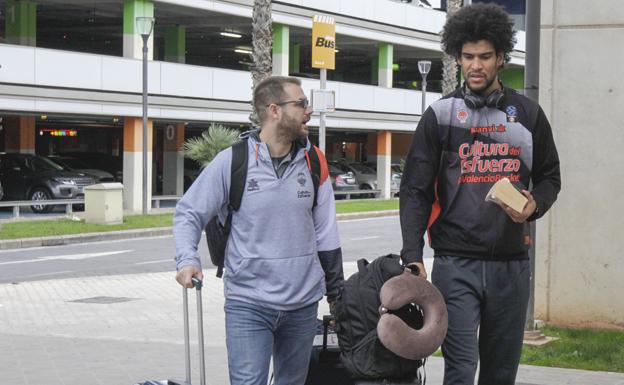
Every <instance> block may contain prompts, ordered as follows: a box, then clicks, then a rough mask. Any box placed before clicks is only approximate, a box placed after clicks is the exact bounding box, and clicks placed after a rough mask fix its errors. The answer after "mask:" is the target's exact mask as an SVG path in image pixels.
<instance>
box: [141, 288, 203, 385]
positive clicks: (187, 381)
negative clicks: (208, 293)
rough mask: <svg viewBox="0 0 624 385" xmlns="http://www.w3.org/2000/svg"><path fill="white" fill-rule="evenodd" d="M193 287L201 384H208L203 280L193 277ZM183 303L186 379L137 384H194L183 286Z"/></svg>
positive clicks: (186, 296) (186, 302)
mask: <svg viewBox="0 0 624 385" xmlns="http://www.w3.org/2000/svg"><path fill="white" fill-rule="evenodd" d="M193 287H194V288H195V292H196V293H197V339H198V341H199V384H200V385H206V361H205V359H204V320H203V315H202V314H203V313H202V297H201V289H202V281H201V280H199V279H197V278H193ZM182 303H183V311H184V353H185V354H184V364H185V366H186V379H185V380H184V381H182V380H164V381H146V382H142V383H140V384H136V385H192V384H191V342H190V340H189V311H188V295H187V289H186V288H182Z"/></svg>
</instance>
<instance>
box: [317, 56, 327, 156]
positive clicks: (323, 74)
mask: <svg viewBox="0 0 624 385" xmlns="http://www.w3.org/2000/svg"><path fill="white" fill-rule="evenodd" d="M326 88H327V69H325V68H321V90H324V89H326ZM325 114H326V113H325V112H321V116H320V117H319V148H320V149H321V151H322V152H323V154H324V153H325Z"/></svg>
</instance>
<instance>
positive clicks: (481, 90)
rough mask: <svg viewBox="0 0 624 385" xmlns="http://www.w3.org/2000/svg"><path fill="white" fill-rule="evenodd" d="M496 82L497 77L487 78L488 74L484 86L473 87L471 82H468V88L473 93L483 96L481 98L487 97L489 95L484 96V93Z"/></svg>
mask: <svg viewBox="0 0 624 385" xmlns="http://www.w3.org/2000/svg"><path fill="white" fill-rule="evenodd" d="M495 80H496V76H495V75H494V76H492V77H487V74H486V77H485V84H483V85H482V86H476V87H475V86H472V85H471V84H470V81H467V82H466V85H467V86H468V89H470V91H471V92H473V93H475V94H478V95H481V96H487V95H483V93H484V92H485V91H486V90H487V89H489V88H490V87H491V86H492V84H493V83H494V81H495Z"/></svg>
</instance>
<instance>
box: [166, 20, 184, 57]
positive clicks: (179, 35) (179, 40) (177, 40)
mask: <svg viewBox="0 0 624 385" xmlns="http://www.w3.org/2000/svg"><path fill="white" fill-rule="evenodd" d="M165 61H168V62H173V63H186V27H184V26H181V25H176V26H171V27H167V29H166V31H165Z"/></svg>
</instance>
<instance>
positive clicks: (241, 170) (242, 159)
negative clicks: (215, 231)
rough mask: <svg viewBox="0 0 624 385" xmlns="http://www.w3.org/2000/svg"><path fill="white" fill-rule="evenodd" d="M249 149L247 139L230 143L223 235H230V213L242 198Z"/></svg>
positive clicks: (218, 269)
mask: <svg viewBox="0 0 624 385" xmlns="http://www.w3.org/2000/svg"><path fill="white" fill-rule="evenodd" d="M248 158H249V151H248V150H247V140H246V139H243V140H241V141H240V142H237V143H235V144H233V145H232V165H231V168H230V192H229V198H228V205H227V209H228V215H227V218H226V219H225V224H224V225H223V228H224V229H225V236H226V237H229V236H230V230H231V229H232V213H233V212H234V211H238V209H239V208H240V205H241V200H242V199H243V192H244V189H245V182H246V180H247V163H248ZM221 276H223V266H222V265H221V266H217V277H219V278H221Z"/></svg>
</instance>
